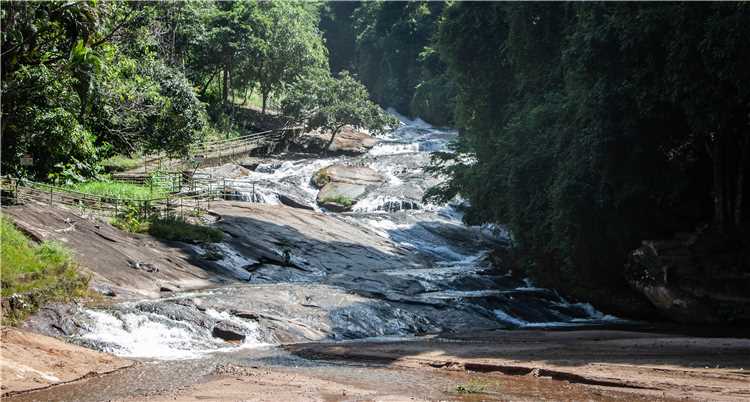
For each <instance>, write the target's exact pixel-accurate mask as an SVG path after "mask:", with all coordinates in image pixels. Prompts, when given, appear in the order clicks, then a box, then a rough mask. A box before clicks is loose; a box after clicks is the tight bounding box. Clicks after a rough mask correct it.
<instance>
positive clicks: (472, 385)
mask: <svg viewBox="0 0 750 402" xmlns="http://www.w3.org/2000/svg"><path fill="white" fill-rule="evenodd" d="M486 389H487V386H486V385H485V384H484V383H482V382H481V381H477V380H469V382H468V383H466V384H459V385H456V392H458V393H459V394H481V393H482V392H484V391H485V390H486Z"/></svg>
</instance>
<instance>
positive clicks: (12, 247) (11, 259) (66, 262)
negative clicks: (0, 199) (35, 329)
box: [0, 217, 89, 324]
mask: <svg viewBox="0 0 750 402" xmlns="http://www.w3.org/2000/svg"><path fill="white" fill-rule="evenodd" d="M0 236H2V242H0V273H2V277H1V278H0V284H2V297H3V298H4V299H6V298H7V299H6V301H7V303H8V304H7V306H6V305H5V303H3V304H4V305H3V307H4V309H3V310H4V311H3V317H2V322H3V324H14V323H17V322H19V321H21V320H23V319H24V318H25V317H26V316H28V315H29V314H32V313H33V312H35V311H36V310H37V309H39V307H41V306H43V305H44V304H46V303H49V302H54V301H62V302H65V301H70V300H72V299H74V298H77V297H82V296H85V295H86V294H87V288H88V282H89V278H88V277H85V276H83V275H81V274H80V273H79V272H78V265H77V264H76V263H75V261H74V260H73V258H72V255H71V253H70V251H69V250H67V249H66V248H65V247H64V246H62V245H61V244H59V243H54V242H43V243H41V244H39V245H34V244H32V243H30V242H29V240H28V239H27V238H26V236H24V235H23V233H21V232H20V231H19V230H18V229H17V228H16V227H15V226H13V224H12V223H11V222H10V221H9V220H7V219H6V218H4V217H0Z"/></svg>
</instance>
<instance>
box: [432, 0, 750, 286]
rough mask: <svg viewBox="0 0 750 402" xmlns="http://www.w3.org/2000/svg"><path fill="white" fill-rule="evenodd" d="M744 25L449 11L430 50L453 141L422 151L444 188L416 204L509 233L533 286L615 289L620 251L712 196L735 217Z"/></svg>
mask: <svg viewBox="0 0 750 402" xmlns="http://www.w3.org/2000/svg"><path fill="white" fill-rule="evenodd" d="M749 13H750V8H748V7H744V6H743V5H739V4H722V5H719V4H711V5H709V4H704V5H700V6H697V7H687V6H685V5H681V4H664V3H662V4H639V5H637V6H633V5H625V4H584V3H577V4H572V3H569V4H556V5H552V6H551V5H549V4H533V3H528V4H504V3H492V4H468V3H453V4H451V5H450V6H449V7H448V8H447V9H446V10H445V13H444V15H443V18H442V20H441V23H440V26H439V34H438V41H437V49H438V50H439V52H440V55H441V57H442V59H443V60H444V61H445V62H446V63H447V65H448V74H449V75H450V77H451V79H452V81H453V83H454V85H455V86H456V88H457V91H458V94H457V98H456V100H457V107H456V116H457V126H458V127H459V129H460V130H461V133H462V135H461V136H460V137H459V140H458V142H457V143H456V144H455V145H454V149H453V152H452V153H441V154H436V155H435V169H437V170H438V171H440V172H442V173H445V174H446V175H448V176H449V177H450V180H449V181H448V182H447V183H445V184H443V185H442V186H440V187H439V188H436V189H433V190H432V191H430V192H429V194H428V196H430V197H433V198H438V199H442V200H446V199H450V198H452V197H453V196H455V195H457V194H460V195H461V196H463V197H465V198H467V199H468V200H469V201H470V204H471V207H470V208H469V209H468V211H467V213H466V215H465V218H466V220H467V221H469V222H471V223H479V222H498V223H507V224H509V226H510V229H511V231H512V233H513V237H514V241H515V242H516V244H517V245H518V248H519V250H520V251H521V252H522V255H524V256H525V257H526V258H525V266H526V267H528V268H529V270H530V272H531V273H532V275H534V276H535V277H536V278H537V279H540V280H541V281H542V283H544V284H548V285H553V286H556V287H558V288H566V289H568V290H570V289H575V288H577V287H580V286H581V284H588V285H589V286H592V287H596V286H602V285H609V286H622V285H623V284H624V281H623V278H622V267H623V263H624V261H625V257H626V255H627V253H628V252H629V251H630V250H632V249H633V248H635V247H637V246H638V244H639V243H640V241H641V240H642V239H647V238H660V237H665V236H670V234H671V233H674V232H677V231H690V230H693V229H694V228H695V227H696V226H697V225H698V224H699V223H700V222H706V221H709V220H710V219H711V216H712V212H713V211H712V209H713V208H712V198H714V195H715V194H724V196H725V197H726V198H725V201H724V202H722V204H723V206H722V207H721V210H723V211H727V210H735V211H741V212H742V211H746V208H744V207H741V208H737V204H736V203H734V202H731V201H729V199H736V196H737V195H738V194H742V189H743V188H745V189H747V188H748V183H747V178H746V177H745V178H744V179H743V178H742V177H743V176H742V173H740V170H741V169H742V167H741V166H743V165H742V164H743V163H746V162H742V161H743V160H744V161H746V160H748V159H747V156H745V157H744V159H743V157H742V156H741V155H742V154H743V152H744V155H748V154H749V152H748V151H747V150H748V149H750V140H748V137H747V134H746V133H747V124H748V123H747V115H748V112H749V111H750V110H748V107H749V106H748V105H750V87H748V82H749V81H748V78H750V77H748V74H750V66H748V60H749V58H748V57H747V55H750V47H748V46H750V42H748V41H742V40H740V39H739V38H741V37H748V35H750V31H749V29H750V24H748V22H750V14H749ZM741 21H742V22H741ZM720 36H721V37H722V38H725V39H722V40H718V39H717V38H718V37H720ZM740 133H745V134H740ZM726 146H728V147H729V148H724V147H726ZM729 149H731V150H729ZM712 161H713V162H715V161H721V162H719V163H713V162H712ZM717 165H718V166H719V168H720V169H721V170H720V171H718V172H717V171H716V170H715V169H716V166H717ZM744 166H747V165H744ZM717 173H718V176H716V174H717ZM745 176H746V175H745ZM714 177H721V178H723V179H721V180H719V181H718V182H715V181H714V180H713V178H714ZM743 180H744V181H743ZM737 183H739V184H737ZM717 186H718V187H717ZM712 188H713V190H712ZM733 208H734V209H733ZM740 215H742V216H743V218H741V219H738V218H737V217H735V224H736V225H737V226H742V225H741V222H746V220H747V214H746V213H745V214H741V213H740ZM714 216H715V214H714ZM745 226H746V225H745Z"/></svg>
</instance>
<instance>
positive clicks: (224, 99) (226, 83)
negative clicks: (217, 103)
mask: <svg viewBox="0 0 750 402" xmlns="http://www.w3.org/2000/svg"><path fill="white" fill-rule="evenodd" d="M228 70H229V67H228V66H227V65H225V66H224V70H223V71H222V74H223V75H224V76H223V81H224V82H223V83H222V88H221V102H222V104H223V105H224V108H225V109H226V107H227V99H229V71H228Z"/></svg>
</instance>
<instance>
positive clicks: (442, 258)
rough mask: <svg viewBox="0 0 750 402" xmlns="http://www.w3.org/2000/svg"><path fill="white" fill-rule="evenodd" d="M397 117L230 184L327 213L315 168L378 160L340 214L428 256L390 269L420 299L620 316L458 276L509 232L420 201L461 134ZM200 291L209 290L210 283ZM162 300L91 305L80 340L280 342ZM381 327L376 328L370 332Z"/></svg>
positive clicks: (249, 194) (507, 310)
mask: <svg viewBox="0 0 750 402" xmlns="http://www.w3.org/2000/svg"><path fill="white" fill-rule="evenodd" d="M398 117H399V119H400V120H401V122H402V123H401V126H400V127H399V128H398V129H396V130H394V131H392V132H390V133H388V134H387V135H384V136H382V137H381V138H380V142H379V143H378V144H377V145H376V146H375V147H374V148H373V149H371V150H370V151H369V152H368V153H367V154H365V155H362V156H357V157H324V158H306V159H292V160H283V161H279V162H273V163H266V164H261V165H260V166H258V167H257V169H256V170H255V171H253V172H251V173H250V174H249V175H248V176H246V177H243V178H241V179H238V180H233V181H231V183H232V184H231V185H232V187H233V188H234V189H235V190H236V191H237V192H238V193H239V194H240V195H241V198H242V199H244V200H246V201H254V202H261V203H268V204H278V203H280V201H279V195H285V196H289V197H293V198H294V199H296V200H298V201H301V202H303V203H306V204H308V205H309V206H311V207H313V208H314V209H315V210H317V211H320V212H322V213H330V212H327V211H323V210H321V208H320V207H319V206H317V205H316V203H315V197H316V195H317V192H318V190H317V189H316V188H314V187H313V186H312V185H311V184H310V178H311V177H312V175H313V174H314V173H315V172H316V171H317V170H319V169H321V168H324V167H326V166H329V165H332V164H334V163H344V164H352V165H357V166H368V167H371V168H372V169H374V170H376V171H378V172H379V173H380V174H382V175H383V176H384V177H385V179H386V183H385V184H384V185H383V186H382V187H380V188H378V189H377V191H372V192H370V193H369V194H367V195H366V196H365V197H364V198H363V199H361V200H359V201H358V202H357V203H356V204H355V205H354V206H353V208H352V212H350V213H345V214H338V215H337V216H338V217H340V218H341V219H345V220H347V221H348V222H350V223H352V224H354V225H358V226H360V227H362V228H364V229H366V230H368V231H371V232H373V233H376V234H377V235H379V236H381V237H383V238H385V239H388V240H389V241H390V242H393V243H394V244H396V245H397V246H398V247H399V248H401V249H402V250H405V251H408V252H410V253H417V254H419V255H421V256H422V257H423V260H424V261H426V262H425V264H424V265H423V266H420V267H394V268H393V269H391V270H388V271H386V272H385V273H384V275H390V276H395V277H403V278H409V279H411V280H416V281H418V282H419V284H421V286H422V287H423V288H424V292H423V293H421V294H420V295H419V298H421V299H422V300H425V301H430V300H433V301H438V302H446V301H453V302H455V303H470V304H473V305H476V308H477V309H480V310H482V311H486V314H487V315H488V316H490V317H494V319H496V320H497V323H498V326H506V327H531V328H537V327H560V326H574V325H581V324H591V323H605V322H611V321H616V320H617V319H616V318H614V317H612V316H607V315H604V314H602V313H601V312H599V311H596V310H595V309H594V308H593V307H591V305H588V304H583V303H569V302H567V301H566V300H564V299H563V298H561V297H560V296H559V295H557V293H555V292H554V291H551V290H548V289H540V288H536V287H534V286H533V284H531V283H529V282H528V281H526V282H521V281H517V280H515V281H514V280H512V279H510V278H508V279H507V281H506V282H504V283H507V286H505V287H504V288H497V287H495V286H494V285H493V286H492V287H490V288H487V287H485V288H479V289H473V288H471V287H472V285H466V284H464V285H461V283H467V281H468V280H471V279H476V278H478V277H480V276H481V275H483V274H486V273H487V272H489V271H491V266H490V264H489V262H488V260H487V254H488V252H489V248H490V247H491V246H492V245H495V246H497V245H502V244H508V243H509V241H510V239H509V234H508V233H507V231H505V230H504V228H502V227H499V226H491V225H488V226H484V227H470V228H467V227H465V226H464V225H463V223H462V221H461V218H462V213H461V211H460V207H461V205H463V204H464V202H463V201H462V200H454V201H453V202H452V203H450V204H448V205H435V204H429V203H425V202H424V201H423V200H422V196H423V194H424V192H425V191H426V190H427V188H429V187H431V186H433V185H435V184H437V183H439V181H440V178H438V177H432V176H430V175H429V174H428V173H426V172H425V170H424V168H425V166H427V164H428V163H429V158H430V153H431V152H434V151H438V150H445V149H446V146H447V145H448V144H449V142H450V141H452V140H454V139H455V138H456V135H457V133H456V132H455V131H453V130H445V129H437V128H434V127H432V126H430V125H429V124H427V123H425V122H424V121H421V120H419V119H417V120H409V119H407V118H405V117H403V116H398ZM219 247H220V248H221V251H222V252H223V255H224V256H225V257H224V259H222V260H221V261H219V264H220V265H221V266H222V267H224V268H225V269H226V270H227V271H228V272H230V273H231V274H232V275H233V276H235V277H238V278H239V279H242V280H248V279H249V278H250V275H249V274H247V272H246V271H244V270H243V269H242V267H243V266H245V265H247V264H248V263H253V262H255V261H249V260H248V259H247V258H245V257H243V256H242V255H241V254H239V253H238V252H236V251H234V250H231V249H230V247H229V246H227V245H224V244H222V245H219ZM452 284H454V285H452ZM201 295H202V296H203V297H206V296H207V292H203V293H201ZM179 297H187V296H185V295H183V296H179ZM208 297H210V295H208ZM155 306H157V304H155V303H154V302H148V301H144V302H142V303H131V304H130V305H120V306H115V307H113V308H111V309H107V310H84V314H85V320H84V323H85V325H83V329H82V334H81V335H80V336H78V337H77V338H76V340H77V341H78V342H82V343H85V344H87V345H89V346H93V347H96V348H98V349H101V350H106V351H109V352H112V353H115V354H118V355H122V356H127V357H139V358H159V359H166V360H169V359H189V358H199V357H202V356H205V354H206V353H209V352H217V351H225V352H226V351H232V350H237V348H243V347H244V348H247V347H255V346H261V345H268V343H269V342H273V341H272V337H269V336H268V335H267V334H263V333H262V331H260V330H259V328H258V325H257V324H256V323H255V322H253V321H251V320H247V319H243V318H238V317H235V316H231V315H230V314H228V313H227V312H223V311H215V310H210V309H209V310H207V311H205V312H204V313H203V316H202V317H197V318H196V317H192V316H191V317H186V316H185V315H186V314H187V315H189V314H190V313H187V312H186V311H187V310H184V311H183V310H180V309H177V310H172V307H170V309H163V308H157V307H155ZM205 316H207V317H208V318H205ZM196 320H215V321H216V322H219V321H226V322H231V323H232V324H234V325H235V327H236V328H239V329H241V331H242V332H243V333H244V334H245V340H244V341H243V342H242V343H241V344H239V345H234V344H228V343H226V342H224V341H223V340H221V339H219V338H216V337H214V336H213V334H212V333H211V331H210V330H209V329H208V328H210V325H204V326H196V325H195V322H196ZM397 328H400V327H398V326H397ZM405 328H407V327H405ZM403 332H405V333H403V334H398V333H397V334H395V335H409V334H408V333H406V332H407V330H403ZM376 335H379V334H377V333H373V334H372V336H376Z"/></svg>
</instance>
